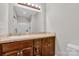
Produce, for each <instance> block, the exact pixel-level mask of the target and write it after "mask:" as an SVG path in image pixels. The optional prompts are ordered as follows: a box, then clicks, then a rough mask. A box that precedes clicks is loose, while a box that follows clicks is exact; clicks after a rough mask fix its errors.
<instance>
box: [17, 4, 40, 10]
mask: <svg viewBox="0 0 79 59" xmlns="http://www.w3.org/2000/svg"><path fill="white" fill-rule="evenodd" d="M18 4H20V5H23V6H27V7H30V8H34V9H37V10H40V6H38V5H35V4H31V3H18Z"/></svg>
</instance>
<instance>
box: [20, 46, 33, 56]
mask: <svg viewBox="0 0 79 59" xmlns="http://www.w3.org/2000/svg"><path fill="white" fill-rule="evenodd" d="M32 50H33V49H32V47H28V48H24V49H22V50H21V56H33V51H32Z"/></svg>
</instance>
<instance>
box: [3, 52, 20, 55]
mask: <svg viewBox="0 0 79 59" xmlns="http://www.w3.org/2000/svg"><path fill="white" fill-rule="evenodd" d="M3 56H20V53H19V52H18V51H11V52H6V53H4V54H3Z"/></svg>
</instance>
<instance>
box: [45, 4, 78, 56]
mask: <svg viewBox="0 0 79 59" xmlns="http://www.w3.org/2000/svg"><path fill="white" fill-rule="evenodd" d="M46 6H47V7H46V24H47V26H46V31H47V32H56V38H57V39H56V54H57V55H64V54H66V46H67V44H69V43H73V44H78V45H79V4H73V3H70V4H68V3H65V4H64V3H52V4H51V3H50V4H47V5H46Z"/></svg>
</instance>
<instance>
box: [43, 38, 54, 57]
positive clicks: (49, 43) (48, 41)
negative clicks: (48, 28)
mask: <svg viewBox="0 0 79 59" xmlns="http://www.w3.org/2000/svg"><path fill="white" fill-rule="evenodd" d="M42 55H43V56H54V55H55V38H54V37H49V38H45V39H42Z"/></svg>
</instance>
